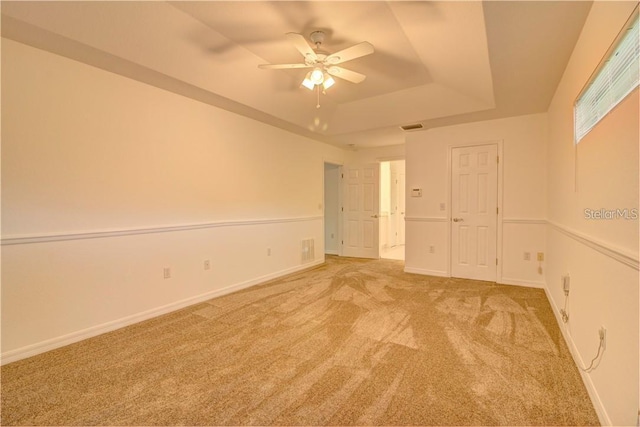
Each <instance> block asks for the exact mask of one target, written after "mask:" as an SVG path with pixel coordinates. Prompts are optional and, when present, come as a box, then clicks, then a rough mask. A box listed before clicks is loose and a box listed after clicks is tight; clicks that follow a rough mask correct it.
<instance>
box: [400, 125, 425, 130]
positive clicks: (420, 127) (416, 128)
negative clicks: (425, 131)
mask: <svg viewBox="0 0 640 427" xmlns="http://www.w3.org/2000/svg"><path fill="white" fill-rule="evenodd" d="M400 129H402V130H404V131H409V130H418V129H422V123H414V124H412V125H404V126H400Z"/></svg>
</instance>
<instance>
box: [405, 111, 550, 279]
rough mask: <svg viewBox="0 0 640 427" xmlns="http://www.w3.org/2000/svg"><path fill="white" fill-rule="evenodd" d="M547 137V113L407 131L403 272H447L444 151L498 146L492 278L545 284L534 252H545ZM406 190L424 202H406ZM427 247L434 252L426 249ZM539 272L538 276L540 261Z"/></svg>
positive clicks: (446, 197) (447, 174)
mask: <svg viewBox="0 0 640 427" xmlns="http://www.w3.org/2000/svg"><path fill="white" fill-rule="evenodd" d="M546 138H547V117H546V114H535V115H527V116H519V117H513V118H507V119H500V120H491V121H486V122H477V123H467V124H462V125H456V126H448V127H443V128H437V129H430V130H427V131H421V132H415V133H411V134H409V135H408V137H407V144H406V155H407V160H406V173H407V177H406V180H407V182H406V186H407V199H406V209H407V219H406V255H405V257H406V260H405V265H406V269H407V271H411V272H415V273H423V274H433V275H439V276H449V275H450V269H449V261H448V260H449V256H448V254H449V252H450V247H449V245H450V241H449V228H450V226H449V222H448V218H449V203H450V196H449V189H448V180H449V169H448V155H449V150H450V149H451V147H452V146H455V145H460V144H467V145H476V144H484V143H497V144H499V147H500V149H501V150H502V153H501V159H500V168H501V172H502V177H501V179H500V178H499V180H500V182H499V189H498V190H499V192H500V195H499V199H501V200H502V203H501V205H502V211H501V213H500V215H499V217H498V220H499V223H498V238H499V242H498V248H499V251H498V258H499V265H498V278H499V281H500V282H501V283H510V284H519V285H528V286H536V287H542V286H544V276H543V275H541V274H540V273H539V272H538V266H539V263H538V262H536V261H535V253H536V252H544V251H545V233H544V230H545V228H544V227H545V225H544V224H545V222H544V218H545V205H546V192H545V187H546V185H545V182H546V166H545V162H546V154H545V149H546V144H545V143H546ZM412 188H421V189H422V197H411V194H410V190H411V189H412ZM442 207H444V209H442ZM431 246H433V247H434V251H433V253H431V251H430V250H429V249H430V247H431ZM500 247H501V248H502V250H501V251H500ZM525 251H526V252H530V253H531V254H532V259H531V261H525V260H524V257H523V255H524V252H525ZM542 267H543V272H544V263H542Z"/></svg>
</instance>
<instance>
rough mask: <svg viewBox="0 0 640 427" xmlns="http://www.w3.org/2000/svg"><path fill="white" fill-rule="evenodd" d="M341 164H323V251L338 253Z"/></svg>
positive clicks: (332, 253)
mask: <svg viewBox="0 0 640 427" xmlns="http://www.w3.org/2000/svg"><path fill="white" fill-rule="evenodd" d="M340 173H341V166H340V165H336V164H332V163H325V164H324V253H325V254H328V255H340V245H339V241H340V240H339V239H340V205H341V203H340Z"/></svg>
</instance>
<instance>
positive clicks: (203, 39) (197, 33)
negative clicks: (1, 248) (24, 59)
mask: <svg viewBox="0 0 640 427" xmlns="http://www.w3.org/2000/svg"><path fill="white" fill-rule="evenodd" d="M1 7H2V35H3V36H4V37H8V38H12V39H14V40H17V41H20V42H23V43H27V44H30V45H32V46H35V47H38V48H42V49H46V50H49V51H52V52H54V53H58V54H61V55H65V56H68V57H71V58H73V59H76V60H80V61H83V62H86V63H89V64H92V65H95V66H98V67H101V68H104V69H107V70H109V71H112V72H116V73H119V74H122V75H125V76H127V77H131V78H135V79H137V80H140V81H143V82H145V83H149V84H153V85H155V86H158V87H162V88H164V89H167V90H171V91H174V92H177V93H181V94H183V95H186V96H190V97H192V98H194V99H198V100H200V101H203V102H207V103H210V104H212V105H216V106H219V107H222V108H225V109H228V110H231V111H235V112H237V113H240V114H243V115H246V116H248V117H252V118H255V119H257V120H261V121H263V122H266V123H269V124H272V125H274V126H277V127H280V128H283V129H287V130H290V131H293V132H296V133H299V134H301V135H305V136H309V137H312V138H315V139H318V140H321V141H325V142H329V143H333V144H337V145H350V144H354V145H355V146H358V147H367V146H382V145H393V144H401V143H403V142H404V133H403V131H402V130H400V129H399V126H400V125H405V124H413V123H422V124H423V125H424V126H425V127H427V128H428V127H434V126H442V125H448V124H455V123H461V122H466V121H474V120H486V119H492V118H499V117H508V116H514V115H520V114H529V113H537V112H543V111H546V110H547V108H548V105H549V102H550V100H551V98H552V96H553V93H554V92H555V88H556V86H557V84H558V82H559V80H560V78H561V76H562V73H563V71H564V68H565V66H566V63H567V61H568V58H569V56H570V54H571V52H572V50H573V46H574V45H575V42H576V40H577V38H578V35H579V33H580V31H581V29H582V26H583V24H584V20H585V19H586V16H587V14H588V12H589V9H590V7H591V2H582V1H560V2H556V1H537V2H528V1H492V2H486V1H485V2H480V1H448V2H447V1H444V2H431V1H408V2H404V1H389V2H383V1H354V2H346V1H312V2H306V1H273V2H272V1H246V2H245V1H195V2H191V1H177V2H159V1H141V2H129V1H126V2H115V1H114V2H112V1H107V2H99V1H90V2H73V1H71V2H56V1H46V2H7V1H3V2H2V5H1ZM318 29H321V30H323V31H325V32H326V34H327V38H326V40H325V43H323V45H322V47H323V49H324V50H327V51H329V52H336V51H338V50H341V49H344V48H347V47H349V46H351V45H354V44H356V43H359V42H361V41H368V42H370V43H371V44H373V45H374V47H375V53H373V54H372V55H369V56H366V57H362V58H358V59H355V60H353V61H349V62H346V63H344V64H341V65H342V66H344V68H348V69H351V70H354V71H357V72H360V73H364V74H366V76H367V79H366V80H365V81H364V82H362V83H360V84H353V83H350V82H347V81H344V80H339V79H337V80H338V81H337V84H336V85H335V86H334V87H332V88H330V89H328V90H327V93H326V95H321V98H320V103H321V108H319V109H317V108H316V94H315V92H311V91H308V90H307V89H305V88H303V87H300V83H301V82H302V79H303V78H304V75H305V74H306V72H307V70H305V69H294V70H263V69H258V64H264V63H296V62H302V60H303V58H302V56H301V55H300V53H299V52H298V51H297V50H296V49H295V48H294V47H293V45H292V44H291V43H290V42H289V41H288V40H287V39H286V38H285V33H288V32H296V33H300V34H303V35H305V36H308V35H309V34H310V33H311V32H312V31H314V30H318Z"/></svg>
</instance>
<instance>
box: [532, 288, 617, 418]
mask: <svg viewBox="0 0 640 427" xmlns="http://www.w3.org/2000/svg"><path fill="white" fill-rule="evenodd" d="M544 291H545V294H546V295H547V300H549V304H550V305H551V309H552V310H553V314H554V316H555V317H556V321H557V322H558V327H559V328H560V332H562V336H563V337H564V341H565V342H566V343H567V347H569V351H570V352H571V357H573V361H574V362H575V364H576V365H578V371H579V372H580V376H581V377H582V382H583V383H584V386H585V387H586V389H587V393H589V397H590V398H591V403H593V408H594V409H595V410H596V414H597V415H598V419H599V421H600V424H601V425H603V426H610V425H613V424H611V419H610V418H609V414H607V410H606V409H605V407H604V405H603V403H602V400H601V399H600V396H599V395H598V391H597V390H596V387H595V385H594V384H593V381H591V377H590V376H589V374H587V373H586V372H584V371H582V369H579V367H580V366H584V361H583V360H582V357H581V356H580V353H579V352H578V347H576V344H575V342H574V341H573V338H572V337H571V335H570V334H569V333H568V331H567V328H566V327H565V326H564V323H563V322H562V316H561V315H560V310H559V309H558V307H557V306H556V303H555V301H554V300H553V298H551V294H550V293H549V289H547V287H546V286H545V288H544Z"/></svg>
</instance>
